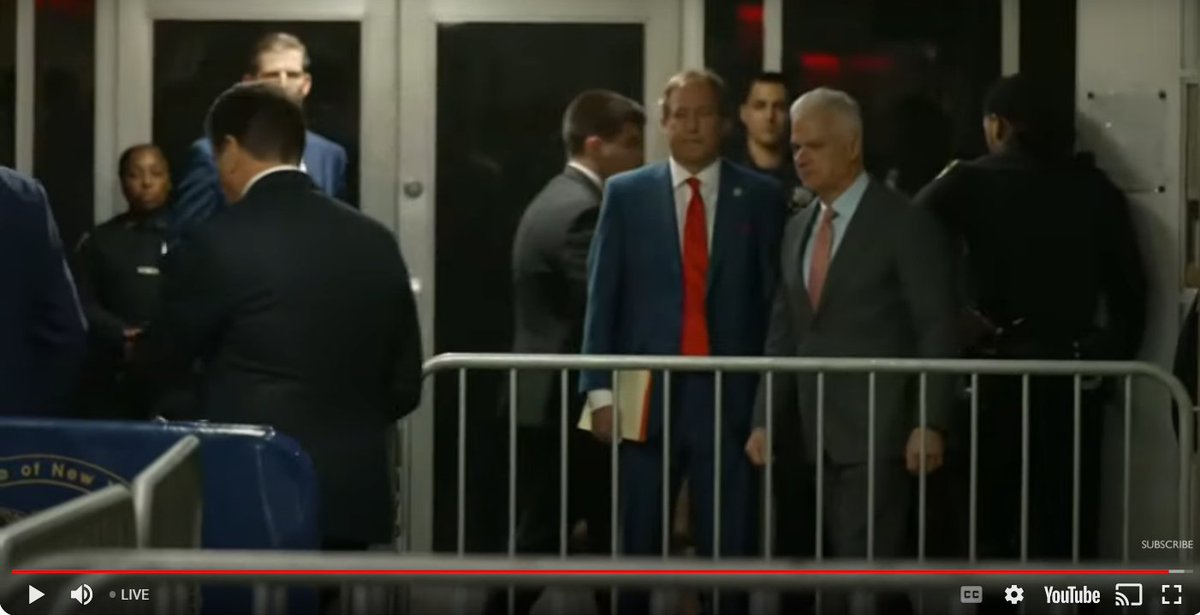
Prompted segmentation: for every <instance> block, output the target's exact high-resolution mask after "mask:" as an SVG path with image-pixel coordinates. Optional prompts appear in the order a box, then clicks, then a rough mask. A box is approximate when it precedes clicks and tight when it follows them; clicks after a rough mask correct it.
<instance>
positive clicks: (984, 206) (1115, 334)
mask: <svg viewBox="0 0 1200 615" xmlns="http://www.w3.org/2000/svg"><path fill="white" fill-rule="evenodd" d="M1063 115H1065V114H1063ZM984 116H985V117H984V131H985V136H986V140H987V144H988V150H989V153H988V154H987V155H985V156H983V157H982V158H979V159H977V160H974V161H970V162H959V163H956V164H955V163H952V164H951V165H950V166H949V167H947V168H946V169H945V170H944V171H943V172H942V174H941V175H939V176H938V178H937V179H935V180H934V181H933V182H931V183H930V185H928V186H926V187H925V188H924V189H923V190H922V191H921V193H920V194H919V195H918V196H917V203H918V204H919V205H922V206H925V207H928V208H930V209H931V210H933V211H934V212H936V214H937V215H938V216H939V217H940V219H941V220H942V221H943V222H944V223H945V224H946V225H947V226H948V227H949V229H950V230H951V232H952V233H953V234H954V235H955V236H956V237H957V239H958V240H959V242H960V244H961V246H962V248H963V258H962V259H961V261H960V264H961V270H962V274H963V275H962V279H963V285H962V295H963V299H964V305H966V306H968V307H969V309H967V310H966V313H965V314H964V317H963V325H964V328H965V329H966V333H967V335H966V339H968V340H970V344H969V347H968V354H969V355H970V356H973V357H976V358H1002V359H1048V360H1067V359H1082V360H1124V359H1132V358H1133V357H1134V356H1135V354H1136V352H1137V350H1138V347H1139V345H1140V343H1141V338H1142V333H1143V329H1144V324H1145V302H1146V281H1145V277H1144V276H1145V274H1144V271H1143V268H1142V259H1141V256H1140V253H1139V250H1138V246H1137V243H1136V238H1135V237H1134V234H1133V225H1132V222H1131V219H1130V211H1129V207H1128V204H1127V202H1126V200H1125V197H1124V195H1123V194H1122V193H1121V192H1120V190H1119V189H1117V187H1116V186H1114V185H1113V184H1112V183H1111V182H1110V181H1109V180H1108V178H1107V177H1106V176H1105V175H1104V174H1103V172H1101V171H1100V170H1099V169H1097V168H1096V167H1095V165H1094V164H1092V162H1091V159H1090V158H1089V157H1085V156H1077V157H1074V158H1072V156H1071V141H1072V139H1071V138H1070V136H1071V132H1070V130H1069V127H1070V126H1071V123H1070V119H1069V117H1060V119H1061V120H1062V121H1057V122H1056V121H1055V119H1053V118H1055V117H1056V116H1055V112H1054V110H1053V109H1051V108H1048V107H1047V106H1046V104H1045V101H1044V100H1042V99H1040V98H1039V96H1038V94H1037V93H1036V92H1035V91H1034V90H1033V89H1032V88H1031V86H1030V84H1029V82H1028V81H1027V80H1026V78H1024V77H1022V76H1019V75H1015V76H1010V77H1005V78H1002V79H1000V80H999V81H998V82H997V83H996V84H995V85H994V86H993V87H992V89H991V90H990V92H989V93H988V95H987V97H986V99H985V108H984ZM1096 384H1097V383H1087V382H1086V381H1085V387H1084V390H1083V391H1082V395H1081V398H1082V406H1083V407H1082V412H1081V417H1082V419H1081V430H1082V431H1081V436H1080V442H1081V446H1080V461H1081V476H1080V478H1081V480H1080V493H1081V498H1082V500H1081V504H1082V505H1081V507H1080V511H1081V514H1080V527H1079V538H1080V556H1081V557H1083V558H1087V557H1089V556H1094V555H1095V546H1096V541H1097V536H1096V534H1097V517H1098V512H1097V511H1098V491H1099V485H1098V482H1099V475H1100V468H1099V464H1100V447H1101V441H1102V438H1101V435H1102V434H1101V424H1102V420H1103V419H1102V416H1101V413H1100V412H1099V410H1101V409H1102V406H1103V397H1104V392H1105V390H1104V388H1103V387H1100V386H1097V385H1096ZM1021 389H1022V387H1021V379H1020V377H995V378H981V379H980V390H979V391H978V393H979V402H980V415H979V421H980V423H979V431H978V433H979V434H980V439H979V482H978V485H979V490H978V494H979V496H978V497H979V506H978V511H979V518H978V522H979V525H978V528H979V535H978V538H979V543H978V545H979V556H980V557H1014V558H1015V557H1017V556H1018V555H1019V554H1020V547H1021V545H1020V506H1021V497H1020V494H1021V484H1022V478H1021V467H1022V463H1021V461H1022V460H1021V447H1022V444H1021V443H1022V396H1021V394H1022V391H1021ZM961 415H962V416H964V417H969V414H968V413H966V412H963V413H962V414H961ZM966 420H968V419H964V424H963V425H961V426H960V429H958V430H956V431H957V433H969V431H967V430H968V429H969V425H967V424H965V421H966ZM1074 420H1075V417H1074V387H1073V379H1072V378H1069V377H1067V378H1044V377H1043V378H1032V379H1031V386H1030V408H1029V426H1030V432H1029V449H1030V458H1029V460H1030V466H1029V467H1030V468H1031V470H1030V472H1029V474H1030V476H1029V479H1030V483H1029V552H1028V554H1029V557H1030V558H1043V559H1047V558H1048V559H1058V558H1070V557H1071V556H1072V525H1073V520H1072V510H1073V507H1072V504H1073V501H1072V489H1071V485H1072V482H1073V480H1074V478H1073V468H1074V458H1073V452H1074V446H1073V442H1074V440H1073V433H1074V429H1075V422H1074ZM963 487H964V489H963V490H961V491H958V493H963V492H965V491H966V489H965V485H963ZM958 499H961V498H958ZM962 548H963V551H964V552H965V545H962Z"/></svg>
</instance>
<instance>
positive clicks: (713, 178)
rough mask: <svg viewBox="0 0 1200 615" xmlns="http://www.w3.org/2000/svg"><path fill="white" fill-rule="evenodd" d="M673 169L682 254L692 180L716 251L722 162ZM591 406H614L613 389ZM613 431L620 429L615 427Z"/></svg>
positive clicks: (592, 394) (597, 395)
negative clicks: (697, 169)
mask: <svg viewBox="0 0 1200 615" xmlns="http://www.w3.org/2000/svg"><path fill="white" fill-rule="evenodd" d="M668 164H669V165H670V168H671V187H672V188H673V189H674V193H675V221H676V222H677V223H678V226H679V251H680V252H681V253H682V252H683V243H684V238H683V234H684V229H685V228H686V227H687V210H688V203H689V202H690V201H691V199H692V187H691V186H689V185H688V184H687V180H688V179H689V178H692V177H695V178H696V179H698V180H700V198H701V199H703V200H704V217H705V221H706V222H707V223H708V224H707V227H708V228H707V234H708V249H709V251H710V252H711V251H712V238H713V222H714V221H715V220H716V219H717V195H718V194H720V192H721V190H720V186H721V160H720V159H717V160H716V161H714V162H713V163H712V164H710V165H708V166H707V167H704V168H703V169H701V170H700V172H699V173H696V174H694V175H693V174H692V173H691V172H689V171H688V170H687V169H685V168H683V165H681V164H679V163H678V162H675V159H674V158H671V159H670V161H669V162H668ZM587 397H588V405H589V406H591V407H592V408H593V409H596V408H603V407H605V406H611V405H612V403H613V394H612V391H611V390H609V389H596V390H594V391H588V395H587ZM613 429H614V430H615V429H617V427H616V426H615V425H614V426H613Z"/></svg>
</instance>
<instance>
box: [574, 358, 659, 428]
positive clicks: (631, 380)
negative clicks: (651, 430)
mask: <svg viewBox="0 0 1200 615" xmlns="http://www.w3.org/2000/svg"><path fill="white" fill-rule="evenodd" d="M651 380H652V379H651V378H650V371H649V370H629V371H619V372H617V375H616V380H615V381H614V382H613V395H614V403H615V404H616V411H617V414H618V420H619V421H620V422H621V425H620V430H621V439H622V440H632V441H634V442H645V441H646V431H647V429H648V427H649V424H650V390H651ZM592 410H595V408H592V404H591V401H590V400H589V401H586V402H584V404H583V413H582V416H580V417H579V424H578V427H579V429H583V430H586V431H591V430H592Z"/></svg>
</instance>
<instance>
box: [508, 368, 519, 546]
mask: <svg viewBox="0 0 1200 615" xmlns="http://www.w3.org/2000/svg"><path fill="white" fill-rule="evenodd" d="M516 554H517V370H515V369H510V370H508V557H509V558H512V557H513V556H515V555H516Z"/></svg>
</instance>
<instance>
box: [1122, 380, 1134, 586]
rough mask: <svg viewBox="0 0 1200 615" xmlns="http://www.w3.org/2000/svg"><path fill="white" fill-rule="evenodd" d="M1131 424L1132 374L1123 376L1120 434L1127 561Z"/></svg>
mask: <svg viewBox="0 0 1200 615" xmlns="http://www.w3.org/2000/svg"><path fill="white" fill-rule="evenodd" d="M1132 426H1133V376H1125V433H1124V434H1123V435H1122V438H1123V440H1124V449H1123V451H1122V457H1123V458H1124V461H1123V463H1124V466H1125V467H1124V476H1122V483H1123V484H1122V485H1121V493H1122V496H1121V506H1122V516H1121V561H1122V562H1125V563H1128V562H1129V512H1130V511H1129V508H1130V502H1129V500H1130V479H1131V477H1132V469H1133V468H1132V467H1131V465H1132V459H1131V456H1132V440H1133V438H1132V437H1131V436H1130V431H1131V427H1132Z"/></svg>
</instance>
